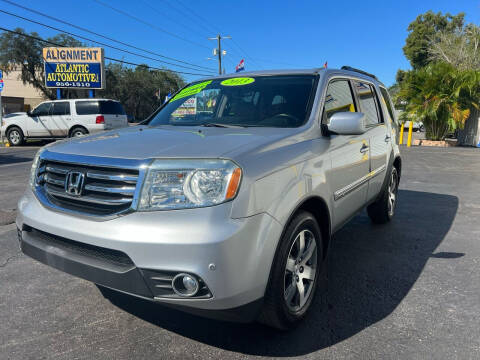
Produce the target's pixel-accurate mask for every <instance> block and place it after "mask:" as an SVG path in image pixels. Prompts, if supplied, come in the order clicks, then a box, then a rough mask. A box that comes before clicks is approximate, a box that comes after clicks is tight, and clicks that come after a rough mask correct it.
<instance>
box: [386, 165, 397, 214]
mask: <svg viewBox="0 0 480 360" xmlns="http://www.w3.org/2000/svg"><path fill="white" fill-rule="evenodd" d="M397 190H398V181H397V172H396V171H392V174H391V175H390V182H389V184H388V215H389V216H390V217H391V216H393V213H394V211H395V205H396V201H397Z"/></svg>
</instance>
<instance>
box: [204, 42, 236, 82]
mask: <svg viewBox="0 0 480 360" xmlns="http://www.w3.org/2000/svg"><path fill="white" fill-rule="evenodd" d="M231 38H232V37H231V36H221V35H220V34H218V35H217V36H215V37H213V38H208V40H217V42H218V45H217V46H218V47H217V48H216V49H213V55H218V75H222V56H223V55H226V54H227V52H226V51H225V50H223V51H222V40H223V39H231Z"/></svg>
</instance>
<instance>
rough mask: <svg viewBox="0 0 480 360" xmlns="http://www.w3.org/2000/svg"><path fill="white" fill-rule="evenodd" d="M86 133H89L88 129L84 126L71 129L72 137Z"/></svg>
mask: <svg viewBox="0 0 480 360" xmlns="http://www.w3.org/2000/svg"><path fill="white" fill-rule="evenodd" d="M86 134H88V132H87V130H86V129H84V128H82V127H76V128H73V129H72V130H71V131H70V137H79V136H84V135H86Z"/></svg>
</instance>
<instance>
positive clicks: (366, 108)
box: [355, 81, 382, 125]
mask: <svg viewBox="0 0 480 360" xmlns="http://www.w3.org/2000/svg"><path fill="white" fill-rule="evenodd" d="M355 87H356V89H357V95H358V98H359V102H360V110H361V111H362V112H363V113H364V114H365V120H366V124H367V125H376V124H378V123H381V122H382V121H381V117H380V112H379V109H378V100H377V98H376V95H375V90H374V89H373V86H372V85H370V84H367V83H364V82H361V81H355Z"/></svg>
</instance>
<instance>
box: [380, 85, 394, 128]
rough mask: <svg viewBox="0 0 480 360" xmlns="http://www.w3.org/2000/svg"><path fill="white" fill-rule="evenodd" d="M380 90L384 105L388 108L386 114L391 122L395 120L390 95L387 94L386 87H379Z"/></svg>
mask: <svg viewBox="0 0 480 360" xmlns="http://www.w3.org/2000/svg"><path fill="white" fill-rule="evenodd" d="M380 91H381V93H382V100H383V101H384V102H385V105H386V107H387V110H388V115H390V120H391V121H392V123H394V121H395V117H394V116H393V108H392V102H391V100H390V96H389V95H388V91H387V89H385V88H383V87H380Z"/></svg>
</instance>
